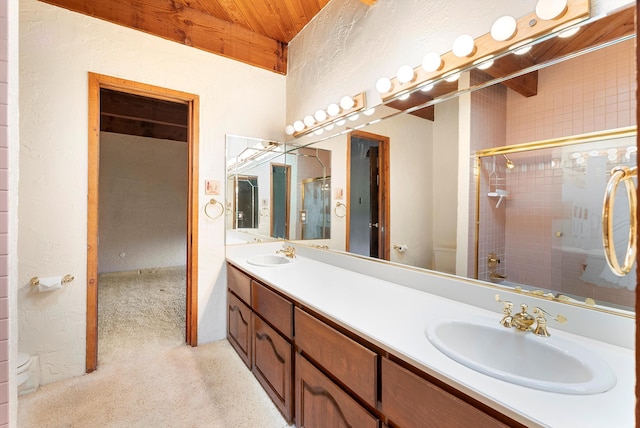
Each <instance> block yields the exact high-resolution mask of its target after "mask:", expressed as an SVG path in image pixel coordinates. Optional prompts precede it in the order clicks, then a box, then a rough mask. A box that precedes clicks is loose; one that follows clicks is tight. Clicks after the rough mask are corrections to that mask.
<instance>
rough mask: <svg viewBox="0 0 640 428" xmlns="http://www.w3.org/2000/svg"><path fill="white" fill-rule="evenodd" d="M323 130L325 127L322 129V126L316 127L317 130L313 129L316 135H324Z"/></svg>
mask: <svg viewBox="0 0 640 428" xmlns="http://www.w3.org/2000/svg"><path fill="white" fill-rule="evenodd" d="M323 132H324V129H322V128H320V129H316V130H315V131H313V133H314V134H316V135H322V133H323Z"/></svg>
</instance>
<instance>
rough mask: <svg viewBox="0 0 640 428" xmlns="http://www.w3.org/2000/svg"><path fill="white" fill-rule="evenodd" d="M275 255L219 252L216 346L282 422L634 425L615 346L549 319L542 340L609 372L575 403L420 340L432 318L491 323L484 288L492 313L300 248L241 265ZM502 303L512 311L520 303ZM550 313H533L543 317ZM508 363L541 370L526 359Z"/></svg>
mask: <svg viewBox="0 0 640 428" xmlns="http://www.w3.org/2000/svg"><path fill="white" fill-rule="evenodd" d="M279 248H280V244H257V245H246V246H240V247H228V248H227V261H228V265H227V277H228V338H229V342H230V343H231V344H232V346H233V347H234V348H235V349H236V350H237V352H238V354H239V355H240V356H241V358H242V359H243V361H244V362H245V364H246V365H247V367H248V368H249V369H250V370H252V372H253V373H254V375H255V376H256V378H257V379H258V381H259V382H260V383H261V385H262V386H263V387H264V389H265V391H266V392H267V393H268V394H269V396H270V397H271V398H272V400H273V402H274V403H275V404H276V406H277V407H278V408H279V409H280V411H281V412H282V414H283V416H284V417H285V419H286V420H287V421H289V422H295V424H296V426H300V427H302V426H307V427H311V426H313V427H316V426H319V427H324V426H326V427H331V426H354V427H356V426H357V427H385V426H393V427H414V426H447V427H450V426H461V427H462V426H465V427H467V426H477V427H482V426H487V427H495V426H552V427H553V426H556V427H566V426H583V427H588V426H593V427H599V426H616V427H625V426H629V427H631V426H633V424H634V422H633V409H634V403H635V396H634V389H633V388H634V379H635V375H634V371H635V364H634V354H633V351H632V350H631V349H629V348H627V347H625V346H618V345H615V344H610V343H605V342H604V341H601V340H594V339H592V338H589V337H583V336H579V335H576V334H572V333H569V332H567V331H562V330H561V329H559V328H558V326H557V325H556V324H555V323H554V322H552V321H549V330H550V332H551V334H552V336H557V337H559V338H562V339H563V340H564V339H566V340H568V341H571V342H574V343H577V344H579V345H580V346H582V347H583V348H584V349H585V350H587V351H588V353H589V354H593V355H595V356H596V357H597V358H598V359H600V360H601V361H603V362H604V363H605V364H606V365H607V366H608V367H610V368H611V370H612V372H613V373H614V375H615V377H616V383H615V386H613V387H611V388H610V389H608V390H607V391H606V392H601V393H595V394H587V395H584V394H573V393H572V394H567V393H557V392H549V391H544V390H539V389H534V388H530V387H526V386H521V385H517V384H514V383H511V382H506V381H504V380H500V379H496V378H494V377H492V376H488V375H486V374H483V373H480V372H478V371H476V370H473V369H471V368H469V367H466V366H465V365H463V364H460V363H458V362H456V361H454V360H453V359H451V358H449V357H448V356H446V355H445V354H444V353H442V352H440V351H439V350H438V349H437V348H436V347H435V346H434V345H433V344H432V343H431V342H430V340H429V339H428V338H427V327H428V326H429V325H433V323H436V322H438V321H440V320H443V319H456V320H464V321H465V322H470V323H475V322H478V323H486V322H487V320H489V322H490V323H493V322H494V321H495V324H496V325H497V324H498V323H499V321H500V319H501V316H502V314H501V308H502V307H501V305H500V304H498V303H496V302H495V301H493V302H492V300H493V297H492V296H493V293H494V292H495V290H488V291H487V292H485V293H484V297H486V300H487V302H488V303H487V302H485V303H486V304H487V305H488V306H489V307H494V308H495V310H493V311H490V310H487V309H484V308H482V306H484V305H478V306H474V305H470V304H468V303H463V302H462V301H459V300H463V301H464V300H465V299H464V298H461V299H456V298H455V296H446V297H445V296H442V295H438V294H436V293H433V294H432V293H430V292H428V290H429V288H431V287H432V288H433V290H434V291H437V292H438V293H439V294H442V293H441V292H440V291H438V290H441V288H440V287H442V286H444V287H445V288H447V287H448V288H450V289H451V290H452V291H453V292H454V293H455V292H459V291H460V290H461V288H460V287H462V289H464V287H465V284H461V283H460V280H459V279H456V278H454V277H447V276H446V275H432V274H429V273H427V272H407V273H406V274H405V273H398V272H399V271H396V272H392V273H391V274H392V276H393V275H397V276H398V279H399V280H398V282H399V283H402V282H403V281H405V280H406V278H404V279H403V278H401V277H402V276H413V277H414V280H415V279H418V280H419V281H421V282H422V283H423V286H424V288H425V289H422V290H421V289H415V288H412V287H411V286H406V285H405V284H403V285H400V284H399V283H395V281H394V282H392V281H389V280H388V278H386V279H385V278H384V277H385V276H387V275H389V272H386V273H385V272H384V271H385V270H388V269H391V270H393V269H394V267H393V266H386V265H384V264H380V263H376V262H373V261H358V262H357V263H369V264H370V266H369V268H368V273H367V274H365V273H362V272H358V271H357V270H358V269H355V270H351V269H349V268H345V266H347V265H344V264H343V266H342V267H340V266H339V265H340V262H337V263H332V262H329V263H328V262H327V261H328V260H327V257H330V258H331V257H333V258H335V257H338V258H339V257H344V256H340V255H337V254H333V255H327V254H325V253H327V252H323V251H321V250H315V249H312V248H304V247H300V250H299V254H298V256H296V257H295V259H293V261H292V262H291V263H285V264H282V265H273V266H268V265H255V264H251V263H250V261H251V260H252V257H254V258H255V257H256V256H262V255H264V254H275V252H276V250H278V249H279ZM283 257H284V256H283ZM351 262H353V260H351ZM357 263H355V264H357ZM416 275H417V276H416ZM466 286H470V285H469V284H466ZM477 288H478V287H477V286H476V287H474V288H473V289H474V290H476V289H477ZM473 293H478V292H477V291H474V292H472V294H473ZM503 295H504V298H509V299H511V300H513V301H514V303H515V304H516V305H517V304H519V303H520V301H521V300H526V299H525V297H524V296H515V297H514V296H512V295H509V294H508V293H503ZM474 298H477V297H476V296H474ZM518 299H520V300H518ZM528 303H529V302H528ZM534 304H535V303H534ZM541 305H542V304H541ZM550 305H551V306H552V307H551V308H545V309H549V310H555V307H553V305H552V304H551V303H550ZM532 307H533V306H532ZM582 310H584V309H582ZM567 316H568V318H569V323H571V322H572V319H573V318H576V317H577V318H580V316H579V315H575V313H574V312H571V311H570V312H569V314H567ZM573 322H581V321H578V320H577V319H574V320H573ZM632 324H633V323H632V321H631V322H630V323H629V325H630V326H631V325H632ZM505 331H507V332H508V333H513V334H521V333H519V332H515V331H510V330H505ZM632 332H633V329H632V327H630V330H629V334H630V335H632ZM522 334H528V335H531V336H532V337H533V338H534V339H540V340H542V341H544V340H545V339H544V338H538V337H535V336H533V334H532V333H522ZM558 340H560V339H558ZM493 352H495V353H497V354H500V353H501V349H495V350H493ZM525 360H526V358H525ZM520 363H521V364H523V365H529V366H531V365H534V366H535V365H536V364H541V362H540V361H536V360H534V359H532V360H531V361H521V362H520Z"/></svg>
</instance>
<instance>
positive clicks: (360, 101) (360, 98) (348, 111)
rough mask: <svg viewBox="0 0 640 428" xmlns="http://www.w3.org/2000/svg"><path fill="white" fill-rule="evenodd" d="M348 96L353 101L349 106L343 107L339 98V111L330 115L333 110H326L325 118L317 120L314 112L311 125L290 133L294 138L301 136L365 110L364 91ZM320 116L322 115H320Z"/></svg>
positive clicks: (365, 99) (365, 98)
mask: <svg viewBox="0 0 640 428" xmlns="http://www.w3.org/2000/svg"><path fill="white" fill-rule="evenodd" d="M343 98H349V97H348V96H347V97H343ZM350 98H351V100H352V101H353V105H352V106H351V107H348V108H345V104H344V103H342V100H341V103H340V104H341V107H340V108H339V112H338V113H337V114H336V115H332V113H333V112H328V114H327V115H326V118H325V119H324V120H321V121H318V120H317V119H318V114H317V112H316V115H315V116H316V119H315V121H314V123H313V124H312V125H307V126H305V127H304V128H303V129H301V130H297V129H295V130H294V132H293V134H292V135H293V136H294V138H298V137H302V136H304V135H307V134H310V133H312V132H315V131H318V130H321V129H324V127H325V126H329V125H334V124H338V122H340V121H342V120H344V119H346V118H348V117H353V116H354V115H355V114H357V113H358V112H360V111H363V110H365V109H366V108H367V97H366V94H365V93H364V92H361V93H359V94H358V95H356V96H353V97H350ZM336 105H337V104H336ZM321 111H322V110H321ZM320 117H322V116H320ZM312 119H313V118H312Z"/></svg>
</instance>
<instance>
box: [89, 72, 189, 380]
mask: <svg viewBox="0 0 640 428" xmlns="http://www.w3.org/2000/svg"><path fill="white" fill-rule="evenodd" d="M100 89H111V90H115V91H119V92H125V93H128V94H134V95H142V96H146V97H150V98H155V99H158V100H164V101H171V102H177V103H182V104H187V105H188V106H189V125H188V137H187V146H188V174H189V178H188V202H187V272H186V277H187V284H186V287H187V305H186V326H185V329H186V342H187V344H189V345H191V346H196V345H197V344H198V178H199V176H198V158H199V150H198V141H199V129H200V127H199V112H200V99H199V97H198V95H194V94H189V93H186V92H180V91H175V90H172V89H167V88H162V87H159V86H153V85H148V84H144V83H139V82H134V81H131V80H125V79H121V78H117V77H111V76H105V75H101V74H96V73H89V132H88V134H89V135H88V190H87V331H86V332H87V337H86V345H87V350H86V371H87V373H91V372H93V371H94V370H96V368H97V366H98V204H99V201H98V185H99V168H100Z"/></svg>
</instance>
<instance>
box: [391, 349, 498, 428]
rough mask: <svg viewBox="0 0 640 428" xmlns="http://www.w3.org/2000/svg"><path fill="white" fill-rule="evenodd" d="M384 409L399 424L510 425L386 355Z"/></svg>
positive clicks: (392, 421)
mask: <svg viewBox="0 0 640 428" xmlns="http://www.w3.org/2000/svg"><path fill="white" fill-rule="evenodd" d="M381 394H382V395H381V397H380V400H381V410H382V413H384V414H385V416H386V417H387V418H388V420H389V422H390V423H392V424H393V426H397V427H407V428H408V427H416V426H421V427H460V428H463V427H464V428H466V427H470V426H472V427H474V428H475V427H479V428H480V427H487V428H494V427H507V426H508V425H504V424H503V423H501V422H500V421H498V420H496V419H494V418H492V417H491V416H489V415H488V414H486V413H484V412H483V411H481V410H479V409H476V408H475V407H473V406H472V405H471V404H469V403H466V402H465V401H463V400H461V399H460V398H458V397H456V396H453V395H451V394H450V393H448V392H447V391H445V390H443V389H441V388H439V387H437V386H436V385H434V384H432V383H430V382H428V381H426V380H424V379H422V378H421V377H419V376H416V375H415V374H414V373H411V372H410V371H408V370H406V369H405V368H403V367H400V366H399V365H397V364H396V363H394V362H392V361H390V360H388V359H386V358H383V359H382V393H381Z"/></svg>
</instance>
